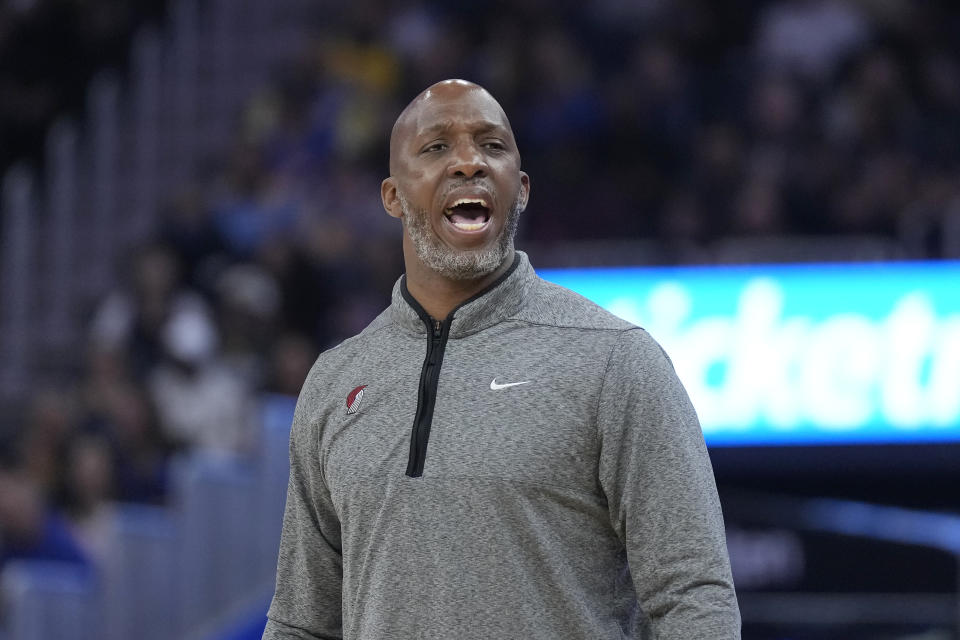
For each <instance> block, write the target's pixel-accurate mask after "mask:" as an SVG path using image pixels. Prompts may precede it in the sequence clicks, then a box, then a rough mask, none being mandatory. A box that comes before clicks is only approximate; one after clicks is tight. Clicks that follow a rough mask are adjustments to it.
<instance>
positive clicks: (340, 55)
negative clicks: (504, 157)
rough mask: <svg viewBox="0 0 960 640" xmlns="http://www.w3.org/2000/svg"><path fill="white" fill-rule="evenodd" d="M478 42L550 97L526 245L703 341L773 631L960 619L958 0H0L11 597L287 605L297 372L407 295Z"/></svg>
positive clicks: (689, 338) (704, 373)
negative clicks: (439, 112)
mask: <svg viewBox="0 0 960 640" xmlns="http://www.w3.org/2000/svg"><path fill="white" fill-rule="evenodd" d="M448 77H462V78H467V79H471V80H474V81H476V82H479V83H481V84H483V85H484V86H486V87H488V88H489V89H490V90H491V91H492V93H493V94H494V95H495V96H496V97H497V98H498V99H499V100H500V102H501V103H502V105H503V106H504V108H505V110H506V112H507V113H508V114H509V116H510V118H511V121H512V124H513V127H514V130H515V133H516V135H517V138H518V143H519V145H520V149H521V153H522V156H523V164H524V168H525V169H526V171H527V172H528V173H529V174H530V175H531V177H532V183H533V189H532V198H531V203H530V206H529V208H528V210H527V211H526V212H525V214H524V217H523V220H522V222H521V226H520V231H519V235H518V239H517V246H518V247H519V248H521V249H523V250H525V251H527V252H528V253H529V254H530V256H531V260H532V262H533V264H534V266H535V267H537V268H538V269H544V270H545V271H544V275H545V277H549V278H551V279H555V280H556V281H558V282H565V283H567V284H569V286H572V287H574V288H577V289H578V290H580V291H582V292H583V293H584V294H585V295H588V296H591V297H594V298H595V299H597V300H598V302H601V303H602V304H607V306H608V307H610V308H612V309H613V310H614V311H616V312H618V313H620V314H621V315H624V317H628V318H630V319H633V320H635V321H637V322H640V323H642V324H644V326H647V327H648V328H649V329H650V330H651V333H653V335H654V337H656V338H658V339H659V340H661V341H662V342H663V343H664V344H665V345H666V347H667V350H668V352H670V353H671V355H673V357H674V361H675V363H676V365H677V369H678V372H679V373H680V374H681V378H683V380H684V382H685V384H686V385H687V386H688V389H690V391H691V395H692V396H693V397H694V401H695V403H696V404H697V406H698V409H699V411H700V414H701V418H702V420H703V423H704V431H705V434H706V436H707V441H708V444H709V445H710V450H711V456H712V459H713V463H714V467H715V470H716V474H717V480H718V484H719V488H720V493H721V499H722V501H723V504H724V512H725V516H726V519H727V535H728V542H729V547H730V553H731V560H732V564H733V569H734V576H735V580H736V583H737V587H738V594H739V598H740V603H741V609H742V614H743V621H744V638H745V639H748V640H749V639H759V640H773V639H783V640H786V639H795V640H800V639H811V640H813V639H817V640H820V639H834V638H843V639H846V640H850V639H852V640H858V639H863V640H867V639H869V640H884V639H889V640H949V639H954V640H955V639H957V638H960V499H958V487H960V457H958V456H960V266H958V265H960V263H958V262H957V260H960V162H958V160H960V9H958V8H957V7H956V5H955V3H951V2H946V1H945V0H944V1H940V2H937V1H934V0H771V1H767V0H731V1H730V2H723V3H715V2H707V1H706V0H673V1H668V0H594V1H593V2H590V3H582V2H575V1H573V0H551V1H548V0H516V1H514V2H498V1H494V2H488V3H481V4H476V3H466V4H457V3H454V4H451V5H449V6H440V5H439V4H434V3H428V2H423V1H418V0H395V1H393V2H383V1H379V0H352V1H351V2H327V1H323V0H150V1H141V2H138V3H132V2H124V1H122V0H3V1H0V175H2V185H0V637H2V638H4V640H34V639H40V638H42V639H44V640H56V639H59V638H71V639H73V638H79V639H85V640H86V639H89V640H93V639H100V638H105V639H108V640H113V639H119V638H131V637H137V638H144V639H148V640H149V639H154V638H155V639H158V640H159V639H170V638H187V639H197V640H245V639H246V638H259V634H260V632H261V631H262V628H263V623H264V614H265V611H266V606H267V603H268V602H269V598H270V596H271V595H272V591H273V572H274V568H275V562H276V552H277V544H278V540H279V529H280V519H281V517H282V511H283V501H284V495H285V489H286V476H287V466H286V465H287V438H288V435H289V424H290V419H291V416H292V410H293V403H294V402H295V399H296V395H297V393H298V392H299V389H300V386H301V384H302V381H303V379H304V377H305V375H306V372H307V370H308V369H309V367H310V366H311V364H312V363H313V361H314V359H315V357H316V356H317V354H318V353H319V352H320V351H321V350H323V349H325V348H328V347H330V346H332V345H335V344H336V343H337V342H339V341H340V340H342V339H343V338H345V337H348V336H350V335H353V334H354V333H356V332H358V331H359V330H361V329H362V328H363V327H364V326H365V325H366V324H367V323H368V322H369V321H370V320H371V319H372V318H373V317H374V316H375V315H376V314H377V313H378V312H379V311H380V310H381V309H382V308H383V307H385V306H386V305H387V304H388V302H389V292H390V289H391V287H392V285H393V283H394V282H395V280H396V278H397V277H398V276H399V274H400V273H401V272H402V268H403V267H402V259H401V251H400V249H401V247H400V228H399V225H398V223H397V222H396V220H394V219H392V218H390V217H388V216H387V215H385V213H384V212H383V210H382V207H381V205H380V201H379V183H380V180H381V179H382V178H383V177H385V176H386V175H387V151H388V147H387V143H388V135H389V130H390V127H391V126H392V124H393V121H394V119H395V118H396V116H397V115H398V113H399V111H400V110H401V109H402V108H403V106H404V105H405V104H406V103H407V102H408V101H409V100H410V99H412V98H413V97H414V96H415V95H416V94H417V93H418V92H419V91H420V90H422V89H423V88H425V87H426V86H428V85H429V84H431V83H433V82H435V81H437V80H440V79H443V78H448ZM609 267H635V269H633V270H628V271H623V270H617V271H608V270H604V269H606V268H609ZM572 269H576V270H572ZM578 278H579V280H578ZM611 282H616V283H618V284H617V288H616V290H617V292H618V293H617V294H616V295H615V296H613V297H609V296H608V297H607V298H604V296H605V295H606V294H605V293H604V291H603V290H602V289H603V286H604V283H607V284H609V283H611ZM764 314H766V315H764ZM752 319H754V320H757V319H759V320H757V321H756V322H752ZM758 323H759V324H758ZM751 336H758V338H757V341H750V340H749V338H750V337H751ZM864 336H866V338H864ZM745 337H746V339H745ZM738 340H739V342H738ZM724 341H726V342H724ZM727 342H728V343H729V345H733V346H729V345H728V347H729V348H724V347H723V345H724V344H726V343H727ZM718 344H719V345H720V346H721V348H720V349H719V351H718V350H717V345H718ZM751 344H752V345H753V348H748V345H751ZM691 345H699V346H698V348H696V349H694V348H693V347H691ZM757 345H759V346H757ZM700 347H703V348H702V349H701V348H700ZM741 347H742V348H743V349H747V351H743V350H742V349H741ZM711 349H713V351H711ZM703 353H707V354H708V355H709V354H713V355H709V357H707V356H703V355H702V354H703ZM698 354H699V355H698ZM743 354H749V358H748V357H747V355H743ZM741 356H742V357H741ZM698 358H699V359H698ZM771 363H773V364H771ZM777 363H779V364H777ZM738 376H739V377H738ZM754 382H755V383H756V386H754V384H753V383H754ZM752 389H760V390H759V391H751V390H752ZM848 405H849V406H848Z"/></svg>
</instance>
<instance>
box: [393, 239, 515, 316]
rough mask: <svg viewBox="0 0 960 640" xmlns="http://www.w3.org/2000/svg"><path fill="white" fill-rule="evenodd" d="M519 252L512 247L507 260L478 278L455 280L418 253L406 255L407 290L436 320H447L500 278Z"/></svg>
mask: <svg viewBox="0 0 960 640" xmlns="http://www.w3.org/2000/svg"><path fill="white" fill-rule="evenodd" d="M515 255H516V254H515V253H514V252H513V251H511V252H510V253H509V255H507V257H506V259H505V260H504V261H503V263H502V264H501V265H500V266H499V267H497V268H496V269H495V270H493V271H492V272H490V273H488V274H487V275H485V276H481V277H480V278H477V279H475V280H453V279H450V278H446V277H444V276H442V275H440V274H439V273H437V272H436V271H433V270H432V269H429V268H428V267H425V266H424V265H423V264H421V263H420V261H419V260H418V259H417V258H416V256H415V255H414V256H413V257H412V258H406V257H405V262H406V267H407V291H409V292H410V295H412V296H413V297H414V299H415V300H416V301H417V302H419V303H420V306H422V307H423V308H424V310H425V311H426V312H427V313H428V314H430V317H431V318H433V319H435V320H445V319H446V317H447V315H449V314H450V312H451V311H453V310H454V309H455V308H456V307H457V306H458V305H460V304H461V303H463V302H464V301H466V300H469V299H470V298H472V297H473V296H475V295H477V294H478V293H480V292H481V291H483V290H484V289H486V288H487V287H489V286H490V285H491V284H493V283H494V282H496V280H497V278H499V277H500V276H501V275H503V273H504V272H505V271H507V269H509V268H510V266H511V265H512V264H513V260H514V256H515Z"/></svg>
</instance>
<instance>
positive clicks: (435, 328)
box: [433, 320, 443, 338]
mask: <svg viewBox="0 0 960 640" xmlns="http://www.w3.org/2000/svg"><path fill="white" fill-rule="evenodd" d="M442 326H443V325H442V323H441V322H440V321H439V320H434V321H433V336H434V337H435V338H439V337H440V329H441V327H442Z"/></svg>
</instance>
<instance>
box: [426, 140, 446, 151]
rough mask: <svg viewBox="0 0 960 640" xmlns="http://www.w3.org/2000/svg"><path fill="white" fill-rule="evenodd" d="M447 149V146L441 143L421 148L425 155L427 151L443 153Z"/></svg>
mask: <svg viewBox="0 0 960 640" xmlns="http://www.w3.org/2000/svg"><path fill="white" fill-rule="evenodd" d="M446 148H447V145H446V144H445V143H443V142H434V143H433V144H429V145H427V146H426V147H424V148H423V151H424V152H425V153H426V152H428V151H443V150H444V149H446Z"/></svg>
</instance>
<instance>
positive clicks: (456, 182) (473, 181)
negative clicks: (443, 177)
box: [440, 178, 494, 199]
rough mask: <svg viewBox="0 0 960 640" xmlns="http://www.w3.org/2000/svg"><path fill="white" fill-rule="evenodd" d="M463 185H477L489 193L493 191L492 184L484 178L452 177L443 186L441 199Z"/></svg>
mask: <svg viewBox="0 0 960 640" xmlns="http://www.w3.org/2000/svg"><path fill="white" fill-rule="evenodd" d="M464 187H475V188H476V187H479V188H480V189H482V190H484V191H486V192H487V193H490V194H492V193H493V192H494V190H493V185H491V184H490V182H489V181H488V180H487V179H486V178H454V179H453V180H451V181H450V182H448V183H447V184H446V186H445V187H444V188H443V191H442V192H441V195H440V197H441V199H443V198H446V197H447V196H449V195H450V194H451V193H453V192H454V191H456V190H457V189H463V188H464Z"/></svg>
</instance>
